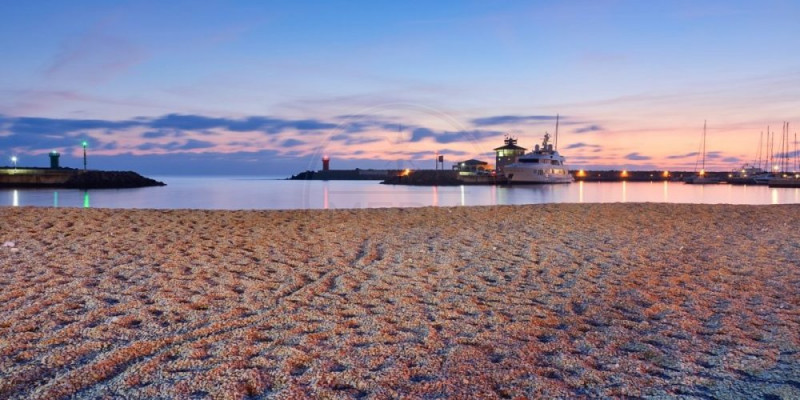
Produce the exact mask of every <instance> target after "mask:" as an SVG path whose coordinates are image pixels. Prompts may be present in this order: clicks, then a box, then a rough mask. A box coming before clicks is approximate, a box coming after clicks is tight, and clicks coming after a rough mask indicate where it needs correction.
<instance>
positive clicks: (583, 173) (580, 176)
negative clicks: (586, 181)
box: [578, 170, 586, 178]
mask: <svg viewBox="0 0 800 400" xmlns="http://www.w3.org/2000/svg"><path fill="white" fill-rule="evenodd" d="M585 176H586V172H585V171H584V170H579V171H578V177H579V178H583V177H585Z"/></svg>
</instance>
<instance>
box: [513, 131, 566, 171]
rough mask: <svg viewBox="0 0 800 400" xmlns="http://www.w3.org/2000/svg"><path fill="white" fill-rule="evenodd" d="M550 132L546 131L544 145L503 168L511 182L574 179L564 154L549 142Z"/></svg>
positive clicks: (537, 146)
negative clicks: (565, 163)
mask: <svg viewBox="0 0 800 400" xmlns="http://www.w3.org/2000/svg"><path fill="white" fill-rule="evenodd" d="M548 141H550V134H549V133H547V132H545V134H544V140H543V141H542V146H541V147H539V145H538V144H537V145H536V147H535V148H534V149H533V151H531V152H529V153H526V154H523V155H521V156H519V157H518V158H517V160H516V161H515V162H513V163H511V164H508V165H506V166H505V167H504V168H503V171H504V173H505V176H506V178H508V181H509V182H510V183H570V182H572V181H573V180H574V179H573V178H572V175H570V173H569V169H568V168H567V166H566V165H564V161H565V160H566V159H565V158H564V156H562V155H560V154H558V151H557V150H554V149H553V145H552V144H550V143H548Z"/></svg>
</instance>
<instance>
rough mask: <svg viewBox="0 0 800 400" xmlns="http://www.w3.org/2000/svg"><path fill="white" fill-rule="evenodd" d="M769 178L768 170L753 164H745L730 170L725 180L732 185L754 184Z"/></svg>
mask: <svg viewBox="0 0 800 400" xmlns="http://www.w3.org/2000/svg"><path fill="white" fill-rule="evenodd" d="M769 179H770V173H769V172H767V171H764V169H762V168H760V167H757V166H755V165H751V164H745V165H743V166H742V168H740V169H738V170H734V171H732V172H731V174H730V176H729V177H728V180H727V182H728V183H730V184H734V185H755V184H759V183H761V182H762V181H764V180H769Z"/></svg>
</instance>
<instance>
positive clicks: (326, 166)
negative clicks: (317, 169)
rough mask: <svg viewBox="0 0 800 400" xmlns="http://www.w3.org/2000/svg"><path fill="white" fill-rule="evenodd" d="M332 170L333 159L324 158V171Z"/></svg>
mask: <svg viewBox="0 0 800 400" xmlns="http://www.w3.org/2000/svg"><path fill="white" fill-rule="evenodd" d="M329 169H331V159H330V157H328V156H323V157H322V170H323V171H327V170H329Z"/></svg>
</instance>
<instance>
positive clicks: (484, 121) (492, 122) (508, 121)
mask: <svg viewBox="0 0 800 400" xmlns="http://www.w3.org/2000/svg"><path fill="white" fill-rule="evenodd" d="M560 118H561V119H562V120H566V119H568V118H567V117H564V116H562V117H560ZM555 120H556V116H555V115H496V116H492V117H483V118H475V119H473V120H472V121H471V122H472V124H473V125H475V126H496V125H512V124H528V123H532V122H542V121H555Z"/></svg>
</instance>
